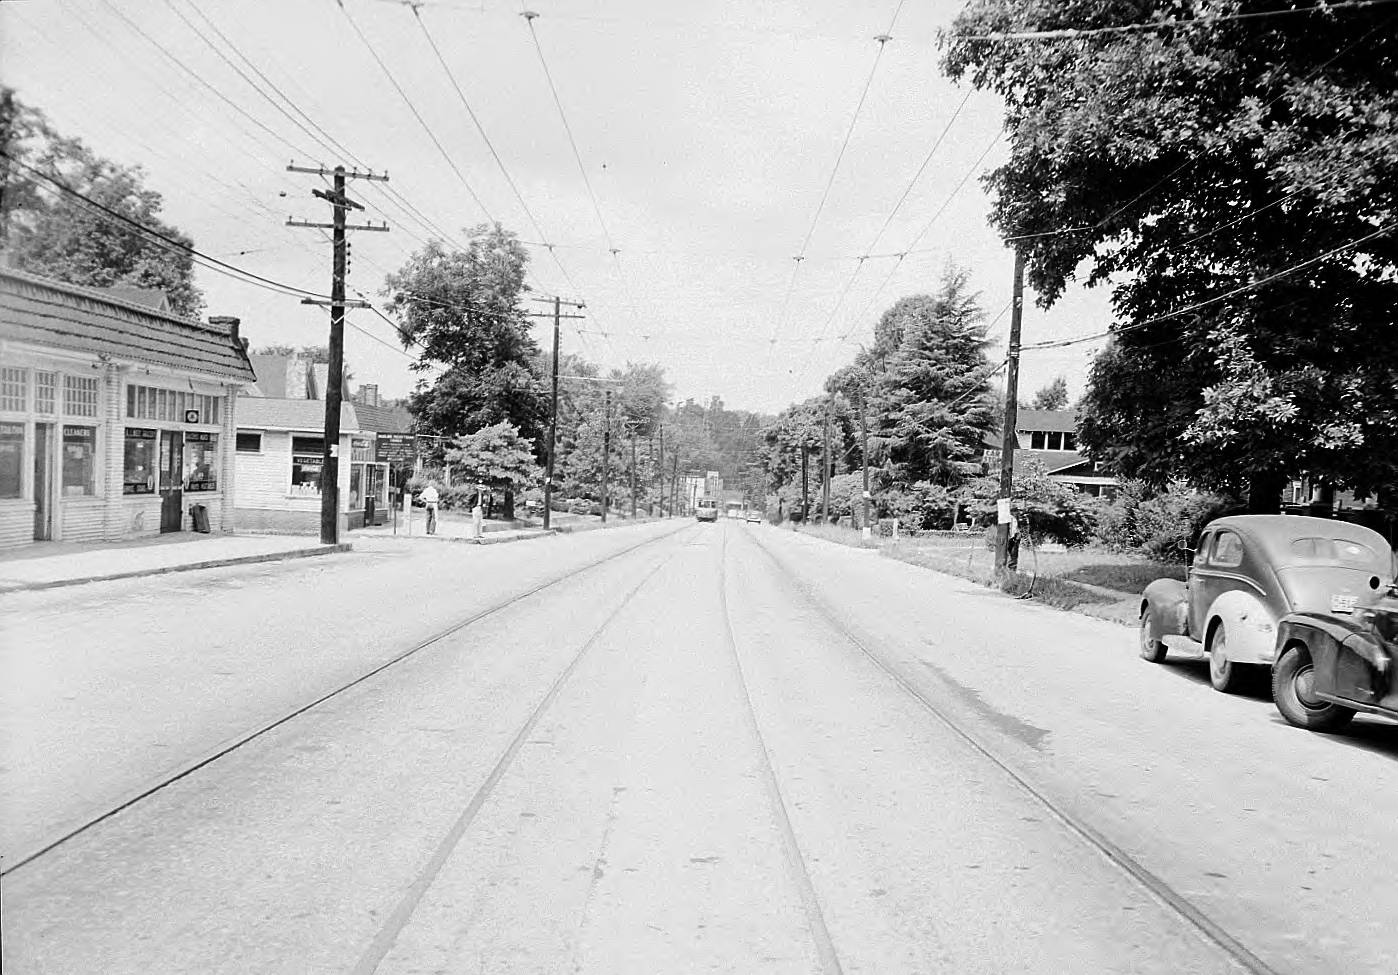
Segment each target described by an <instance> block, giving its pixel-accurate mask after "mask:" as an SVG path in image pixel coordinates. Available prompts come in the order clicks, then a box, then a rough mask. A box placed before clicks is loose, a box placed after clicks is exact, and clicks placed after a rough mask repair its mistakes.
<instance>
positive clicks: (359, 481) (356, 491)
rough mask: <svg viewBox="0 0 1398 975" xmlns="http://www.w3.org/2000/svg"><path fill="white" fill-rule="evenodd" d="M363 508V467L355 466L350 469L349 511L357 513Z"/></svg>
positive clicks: (360, 465)
mask: <svg viewBox="0 0 1398 975" xmlns="http://www.w3.org/2000/svg"><path fill="white" fill-rule="evenodd" d="M362 507H364V465H363V464H355V465H353V466H352V467H351V468H350V489H349V510H350V511H358V510H359V509H360V508H362Z"/></svg>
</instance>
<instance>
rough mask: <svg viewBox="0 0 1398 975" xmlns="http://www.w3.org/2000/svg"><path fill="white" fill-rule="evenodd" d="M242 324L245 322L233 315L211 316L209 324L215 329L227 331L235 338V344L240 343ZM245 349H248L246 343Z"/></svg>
mask: <svg viewBox="0 0 1398 975" xmlns="http://www.w3.org/2000/svg"><path fill="white" fill-rule="evenodd" d="M242 323H243V322H242V319H240V318H235V317H234V316H232V315H210V316H209V324H210V325H212V326H214V327H215V328H221V329H224V330H225V331H227V332H228V334H229V335H231V336H232V337H233V341H234V342H237V341H239V336H238V326H239V325H241V324H242ZM243 347H244V348H246V347H247V344H246V343H244V344H243Z"/></svg>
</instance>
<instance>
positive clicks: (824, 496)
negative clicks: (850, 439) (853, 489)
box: [820, 397, 830, 525]
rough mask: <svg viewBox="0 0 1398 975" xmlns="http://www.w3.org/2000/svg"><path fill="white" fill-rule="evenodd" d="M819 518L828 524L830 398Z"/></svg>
mask: <svg viewBox="0 0 1398 975" xmlns="http://www.w3.org/2000/svg"><path fill="white" fill-rule="evenodd" d="M820 520H821V521H823V522H824V523H825V524H827V525H828V524H830V398H829V397H826V399H825V449H824V451H823V452H822V453H821V458H820Z"/></svg>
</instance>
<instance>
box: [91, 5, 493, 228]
mask: <svg viewBox="0 0 1398 975" xmlns="http://www.w3.org/2000/svg"><path fill="white" fill-rule="evenodd" d="M104 2H105V0H104ZM335 5H336V6H338V7H339V8H340V12H341V13H343V14H344V15H345V20H347V21H348V22H349V25H350V27H351V28H352V29H353V30H354V33H355V36H356V37H358V38H359V40H360V42H361V43H362V44H363V45H364V48H365V50H367V51H368V52H369V55H370V56H371V57H372V58H373V59H374V63H376V64H377V65H378V66H379V70H381V71H382V72H383V74H384V77H385V78H387V79H388V82H389V84H391V85H392V86H393V90H394V91H396V92H398V96H399V97H400V98H402V99H403V104H405V105H407V106H408V111H410V112H412V113H413V118H415V119H417V121H418V124H419V125H421V126H422V130H423V131H424V132H426V133H427V137H428V138H429V139H431V140H432V144H433V145H434V146H436V147H437V152H438V153H439V154H440V155H441V157H442V158H443V159H444V160H446V163H447V165H448V166H449V167H451V171H452V172H453V173H455V174H456V178H457V180H458V181H460V183H461V185H462V186H463V187H464V188H465V190H466V192H467V194H468V195H469V196H470V197H471V199H472V200H473V201H474V202H475V204H476V206H477V207H478V208H479V209H480V211H481V212H482V213H484V214H485V216H486V219H487V220H490V221H491V222H492V223H493V222H494V220H495V218H494V217H493V216H491V213H490V208H489V207H487V206H486V205H485V203H483V202H482V201H481V198H480V196H479V195H478V194H477V193H476V190H475V188H474V187H473V186H472V185H471V182H470V180H468V179H467V178H466V176H465V174H464V173H462V172H461V168H460V167H459V166H457V165H456V160H454V159H452V158H451V154H450V153H448V152H447V150H446V148H445V147H443V145H442V142H441V140H440V139H438V138H437V133H435V132H433V131H432V126H430V125H428V124H427V120H426V119H425V118H423V117H422V113H421V112H419V111H418V110H417V106H416V105H415V104H413V100H412V99H411V98H409V97H408V93H407V92H406V91H404V90H403V86H402V85H400V84H399V83H398V79H397V78H395V77H394V76H393V72H392V71H390V70H389V69H388V65H387V64H385V63H384V60H383V58H381V57H379V52H378V51H376V50H375V49H374V45H373V44H372V43H370V41H369V38H368V37H366V36H365V35H364V31H363V30H361V29H360V27H359V24H358V22H356V21H355V19H354V16H353V15H352V14H351V13H350V12H349V8H348V7H346V6H345V4H344V0H335Z"/></svg>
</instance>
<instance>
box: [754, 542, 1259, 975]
mask: <svg viewBox="0 0 1398 975" xmlns="http://www.w3.org/2000/svg"><path fill="white" fill-rule="evenodd" d="M753 544H754V545H755V546H756V547H757V549H758V550H759V551H761V552H762V554H763V555H765V556H766V557H767V558H768V559H769V560H770V561H771V563H772V564H773V565H774V566H776V568H777V569H778V570H779V573H780V574H781V575H782V576H783V577H784V578H785V579H786V580H787V583H788V585H789V586H790V587H791V588H792V589H794V590H795V591H796V592H797V593H798V594H799V595H800V596H801V597H802V598H803V599H805V600H806V602H807V603H809V604H810V605H811V607H812V608H813V609H814V610H815V611H816V613H817V614H819V616H820V617H821V618H822V619H823V620H824V621H825V623H826V625H827V626H828V627H829V628H830V629H831V630H833V631H834V632H835V634H836V635H837V636H839V637H840V638H841V639H843V640H844V641H845V642H847V643H848V644H849V645H850V646H852V647H854V648H855V649H856V650H858V651H859V652H860V653H862V654H863V655H864V656H865V657H868V658H869V660H870V661H871V662H872V663H873V664H874V665H875V666H876V667H878V668H879V669H880V670H881V671H883V672H884V674H886V675H887V676H888V677H889V678H890V679H891V680H892V681H893V682H894V683H895V684H897V685H898V686H899V687H900V688H902V689H903V691H905V692H906V693H907V694H908V695H909V696H910V697H912V698H913V700H915V701H916V702H917V703H918V704H920V705H921V706H922V707H923V709H924V710H926V711H927V712H928V713H929V714H931V715H932V716H933V717H934V718H936V719H937V721H938V722H940V723H941V724H942V725H944V726H945V727H946V728H947V730H948V731H950V732H952V734H954V735H955V736H957V737H958V738H960V739H961V740H962V741H964V742H965V743H966V744H967V745H969V746H970V747H971V748H972V749H973V750H974V751H976V752H977V753H979V754H980V755H981V756H982V757H983V758H985V759H986V760H987V761H989V762H990V763H991V764H992V765H994V766H995V767H996V768H998V769H999V770H1000V771H1001V772H1003V773H1004V774H1005V775H1006V776H1007V777H1008V778H1009V779H1010V780H1011V781H1012V782H1013V783H1014V784H1015V785H1017V786H1019V787H1020V788H1021V789H1022V790H1023V791H1024V792H1025V793H1026V794H1027V795H1029V796H1030V797H1031V798H1033V799H1034V800H1035V801H1037V802H1038V803H1039V804H1040V805H1041V806H1043V807H1044V809H1045V810H1047V811H1048V812H1049V813H1050V814H1051V815H1052V816H1053V817H1054V818H1055V819H1056V820H1058V822H1059V823H1060V824H1061V825H1063V826H1064V827H1065V828H1067V830H1068V831H1069V832H1070V833H1072V834H1074V835H1075V836H1077V837H1078V838H1079V839H1081V840H1082V841H1083V842H1085V843H1086V844H1087V845H1088V846H1090V847H1091V848H1092V849H1093V850H1094V851H1096V852H1097V853H1098V854H1100V855H1101V856H1102V857H1103V858H1104V859H1106V860H1107V861H1108V862H1110V863H1111V864H1113V865H1114V866H1116V867H1117V868H1118V869H1120V870H1121V871H1122V872H1123V873H1124V874H1126V875H1127V876H1128V877H1130V878H1131V879H1132V880H1134V881H1135V882H1136V883H1137V884H1139V885H1140V886H1141V887H1142V888H1143V889H1144V890H1145V891H1146V892H1147V893H1148V894H1150V895H1151V896H1152V897H1153V898H1155V900H1156V901H1157V902H1159V903H1160V904H1161V905H1163V906H1164V907H1166V908H1168V909H1169V910H1171V911H1173V912H1174V913H1175V914H1177V915H1179V917H1180V918H1182V919H1183V920H1184V921H1185V922H1186V923H1187V924H1189V926H1190V927H1192V928H1194V930H1195V931H1196V932H1198V933H1199V934H1200V935H1201V936H1202V937H1203V938H1204V940H1206V941H1208V942H1210V943H1212V944H1213V945H1214V946H1215V947H1217V948H1218V949H1220V950H1221V951H1222V952H1223V953H1224V954H1226V955H1227V956H1228V957H1229V959H1230V960H1231V961H1233V962H1234V963H1235V964H1237V965H1238V966H1240V967H1241V968H1242V969H1243V970H1245V971H1247V972H1248V973H1250V975H1282V973H1281V972H1279V971H1278V970H1277V969H1275V968H1273V967H1272V966H1271V965H1269V964H1267V963H1266V962H1265V961H1263V960H1262V959H1261V958H1259V957H1258V956H1257V955H1256V954H1255V953H1254V952H1253V951H1252V950H1251V949H1249V948H1248V947H1247V946H1246V945H1244V944H1243V943H1242V942H1241V941H1239V940H1238V939H1237V938H1235V937H1233V935H1231V934H1229V933H1228V932H1227V931H1226V930H1225V929H1224V928H1223V927H1222V926H1221V925H1220V924H1219V923H1218V922H1216V921H1214V920H1213V919H1212V918H1211V917H1209V916H1208V915H1207V914H1205V913H1204V912H1203V911H1202V910H1201V909H1200V908H1198V907H1196V906H1195V905H1194V904H1193V903H1191V902H1190V901H1189V899H1188V898H1186V897H1185V896H1184V895H1183V894H1181V893H1179V891H1177V890H1175V889H1174V888H1173V887H1172V886H1170V884H1169V883H1168V882H1167V881H1166V880H1165V879H1163V878H1162V877H1161V876H1160V875H1159V874H1157V873H1155V872H1154V871H1152V870H1151V869H1150V868H1149V867H1147V866H1146V865H1145V864H1143V863H1141V862H1140V861H1139V860H1137V859H1136V858H1135V857H1133V856H1132V855H1131V854H1130V853H1128V852H1127V851H1126V850H1125V849H1123V848H1122V847H1121V846H1120V845H1118V844H1117V843H1115V842H1113V841H1112V840H1110V839H1109V838H1107V837H1106V836H1105V835H1104V834H1103V833H1101V832H1100V831H1098V830H1097V829H1096V828H1095V827H1094V826H1092V825H1091V824H1089V823H1088V822H1087V821H1086V819H1085V818H1084V817H1082V816H1079V815H1077V814H1076V813H1074V812H1072V811H1071V810H1069V809H1068V808H1066V807H1065V806H1064V805H1063V804H1062V803H1060V802H1058V801H1057V800H1055V799H1053V798H1052V797H1051V796H1050V795H1048V793H1047V792H1046V791H1045V790H1044V789H1041V788H1039V787H1038V786H1036V785H1035V784H1034V783H1033V782H1032V781H1030V779H1029V777H1028V776H1027V775H1026V774H1025V773H1023V772H1020V771H1019V770H1018V769H1016V768H1015V767H1014V765H1013V764H1012V763H1011V762H1010V761H1009V760H1007V759H1005V758H1002V757H1001V756H1000V755H998V754H996V752H995V750H994V749H992V748H991V747H990V745H988V744H987V743H986V742H985V741H984V740H983V739H982V738H981V737H980V736H979V735H977V734H975V733H973V732H971V731H967V730H966V729H965V728H964V727H962V726H961V725H960V724H958V723H957V722H956V721H955V720H953V719H952V717H951V716H950V715H949V714H947V712H946V711H945V710H944V709H943V708H941V707H939V706H938V705H937V704H936V703H935V702H933V700H932V699H931V697H930V696H929V695H928V694H927V693H926V692H925V691H923V690H922V689H921V688H920V687H918V686H917V684H916V683H915V682H913V681H912V680H910V679H909V678H908V677H906V676H905V675H904V674H903V673H902V672H901V671H900V670H899V669H898V668H897V667H895V666H894V665H892V664H890V663H889V662H888V661H886V660H884V659H883V658H882V657H881V656H880V655H879V654H877V653H875V652H874V651H873V650H872V649H870V647H869V646H868V644H866V643H865V642H864V641H863V640H861V639H860V638H859V636H858V635H857V634H856V633H855V632H854V631H853V630H852V629H851V628H850V627H849V626H848V625H847V624H846V623H845V622H844V621H843V620H841V619H840V617H839V616H838V615H836V613H835V611H834V610H833V609H832V608H831V607H830V605H829V603H828V602H827V601H826V600H825V599H824V598H823V597H822V596H820V595H819V594H817V593H816V592H815V591H814V590H813V589H812V588H811V586H809V585H808V584H807V583H805V582H803V581H802V580H801V579H800V577H798V576H797V575H796V574H795V573H794V572H792V570H791V568H790V566H789V565H788V564H787V563H786V562H784V561H783V560H782V559H781V558H780V557H778V556H777V555H776V554H775V553H774V552H773V551H772V550H771V549H770V548H768V547H767V546H766V545H765V544H763V543H762V542H761V541H760V540H758V539H757V538H755V537H754V538H753Z"/></svg>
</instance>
